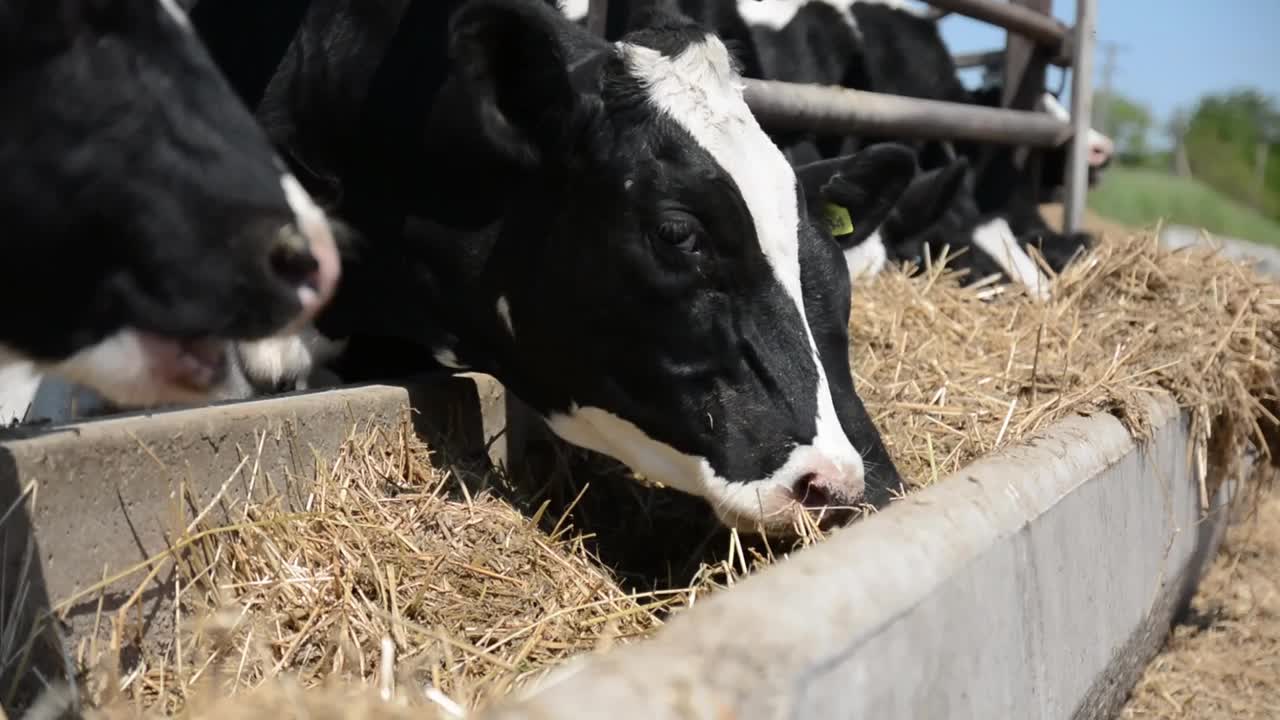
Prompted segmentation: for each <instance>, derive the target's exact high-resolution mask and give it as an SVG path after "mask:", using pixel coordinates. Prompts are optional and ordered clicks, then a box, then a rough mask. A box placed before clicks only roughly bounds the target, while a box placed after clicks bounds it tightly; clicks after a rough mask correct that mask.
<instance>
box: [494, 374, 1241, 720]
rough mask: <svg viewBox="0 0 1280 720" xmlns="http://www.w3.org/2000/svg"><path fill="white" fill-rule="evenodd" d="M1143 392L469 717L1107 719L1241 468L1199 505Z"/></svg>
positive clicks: (1176, 605) (1148, 652) (1166, 623)
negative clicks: (1138, 408) (1145, 427)
mask: <svg viewBox="0 0 1280 720" xmlns="http://www.w3.org/2000/svg"><path fill="white" fill-rule="evenodd" d="M1151 411H1152V419H1153V423H1152V427H1153V431H1152V433H1153V434H1152V436H1151V437H1150V438H1149V439H1148V440H1146V441H1144V442H1138V441H1137V440H1135V439H1134V438H1133V437H1132V436H1131V435H1130V434H1129V433H1128V432H1127V431H1126V430H1125V429H1124V427H1123V426H1122V425H1121V424H1120V422H1119V421H1118V420H1117V419H1115V418H1114V417H1112V416H1110V415H1105V414H1100V415H1094V416H1090V417H1082V416H1074V417H1070V418H1067V419H1064V420H1063V421H1061V422H1060V423H1058V424H1057V425H1055V426H1054V427H1052V428H1049V429H1048V430H1047V431H1046V432H1044V433H1043V434H1041V436H1040V437H1038V438H1037V439H1034V440H1032V441H1031V442H1029V443H1027V444H1025V445H1019V446H1015V447H1010V448H1008V449H1006V450H1005V451H1003V452H1000V453H997V454H995V455H993V456H990V457H986V458H983V459H980V460H978V461H976V462H975V463H973V464H972V465H970V466H969V467H967V468H965V469H964V470H962V471H961V472H959V473H957V474H955V475H953V476H951V477H948V478H946V479H945V480H943V481H941V482H939V483H937V484H936V485H934V486H932V487H929V488H926V489H924V490H922V491H920V492H919V493H917V494H915V495H913V496H912V497H910V498H908V499H905V500H903V501H900V502H897V503H894V504H893V505H892V506H890V507H889V508H887V509H886V510H884V511H882V512H880V513H878V514H876V515H874V516H872V517H870V518H868V519H866V520H864V521H862V522H860V523H856V524H854V525H853V526H850V527H848V528H845V529H843V530H841V531H840V532H838V533H837V534H835V535H833V536H832V537H830V538H828V540H827V541H826V542H824V543H821V544H819V545H816V546H812V547H810V548H807V549H805V550H803V551H801V552H797V553H795V554H793V555H792V556H791V557H789V558H787V559H785V560H783V561H782V562H780V563H778V564H776V565H774V566H772V567H770V568H767V569H765V570H764V571H762V572H759V573H757V574H755V575H754V576H752V577H750V578H748V579H746V580H745V581H743V582H741V583H739V584H737V585H736V586H735V587H733V588H732V589H731V590H730V591H728V592H720V593H717V594H715V595H713V596H709V597H708V598H706V599H705V600H701V601H698V602H697V603H696V604H695V605H694V607H692V608H689V609H687V610H685V611H683V612H681V613H680V614H678V615H677V616H675V617H674V618H672V619H671V620H670V621H669V622H668V623H667V625H665V626H664V627H663V628H662V629H661V630H660V631H659V632H658V633H656V634H655V635H654V636H653V637H651V638H649V639H647V640H643V641H639V642H636V643H633V644H629V645H625V646H622V647H619V648H617V649H615V650H613V651H610V652H608V653H604V654H598V655H591V656H586V657H581V658H576V659H574V660H572V661H570V662H569V663H567V664H566V665H565V666H562V667H561V668H559V669H557V670H556V671H555V672H553V673H551V674H550V675H549V676H548V677H546V678H544V680H543V682H542V683H541V684H539V685H537V686H535V687H532V688H529V689H527V690H526V691H525V692H524V693H522V694H521V695H519V696H516V697H513V698H509V699H508V700H507V701H506V702H504V703H500V704H498V705H496V706H494V707H492V708H490V709H489V710H488V711H486V712H482V713H481V714H480V716H479V717H482V718H485V719H486V720H512V719H514V718H556V719H557V720H573V719H575V718H599V717H609V718H610V720H628V719H630V718H637V719H638V718H645V719H646V720H657V719H659V718H682V719H683V718H708V719H711V718H715V719H717V720H721V719H725V718H734V719H735V720H748V719H754V718H769V719H771V720H773V719H777V718H824V719H827V718H831V719H834V718H851V719H852V718H860V719H868V718H899V717H918V718H943V717H945V718H975V719H978V718H981V719H982V720H990V718H1068V717H1081V718H1084V717H1110V716H1111V715H1113V714H1114V713H1115V712H1116V711H1118V709H1119V707H1121V705H1122V704H1123V702H1124V700H1125V698H1126V697H1127V695H1128V693H1129V691H1130V690H1131V689H1132V686H1133V684H1134V683H1135V682H1136V680H1137V678H1138V677H1139V675H1140V673H1141V671H1142V668H1143V667H1145V665H1146V663H1147V662H1148V661H1149V660H1150V658H1151V657H1152V656H1153V655H1154V654H1155V653H1156V652H1157V650H1158V649H1159V647H1160V646H1161V644H1162V643H1163V640H1164V637H1165V636H1166V634H1167V632H1168V630H1169V627H1170V624H1171V622H1172V620H1173V618H1174V616H1175V614H1176V613H1177V612H1178V611H1179V610H1180V609H1181V608H1182V607H1184V606H1185V603H1187V602H1188V601H1189V599H1190V597H1191V595H1192V594H1193V593H1194V588H1195V586H1196V583H1197V582H1198V581H1199V578H1200V576H1201V575H1202V573H1203V571H1204V569H1205V568H1206V567H1207V565H1208V563H1209V562H1210V561H1211V559H1212V557H1213V555H1214V553H1215V552H1216V549H1217V546H1218V544H1219V542H1220V541H1221V537H1222V534H1223V532H1224V530H1225V527H1226V525H1227V519H1228V518H1227V516H1228V514H1229V513H1228V512H1227V503H1226V496H1227V494H1228V492H1229V488H1231V487H1233V486H1234V485H1235V483H1234V482H1231V483H1223V486H1222V487H1223V490H1222V491H1220V492H1219V493H1218V497H1216V498H1214V502H1213V503H1212V507H1211V509H1210V512H1209V513H1208V515H1207V516H1205V515H1202V512H1201V507H1200V501H1199V484H1198V481H1197V473H1196V470H1195V468H1193V466H1192V465H1191V464H1190V463H1189V459H1190V455H1189V454H1188V444H1189V442H1190V434H1189V428H1190V420H1189V415H1187V414H1186V413H1185V412H1183V411H1180V410H1179V409H1178V408H1177V407H1176V406H1175V405H1174V403H1173V402H1172V400H1171V399H1169V398H1167V397H1163V398H1160V399H1157V400H1153V401H1152V406H1151ZM602 708H603V709H602Z"/></svg>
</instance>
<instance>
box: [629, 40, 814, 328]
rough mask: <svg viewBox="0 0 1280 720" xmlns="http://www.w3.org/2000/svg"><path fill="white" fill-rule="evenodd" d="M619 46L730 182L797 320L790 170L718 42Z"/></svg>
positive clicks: (659, 103) (656, 99)
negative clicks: (668, 47)
mask: <svg viewBox="0 0 1280 720" xmlns="http://www.w3.org/2000/svg"><path fill="white" fill-rule="evenodd" d="M619 47H620V50H621V54H622V57H623V58H624V60H625V61H626V63H627V65H628V69H629V70H630V72H631V73H632V75H634V76H635V78H636V79H637V80H639V81H640V83H641V84H643V85H644V86H645V88H646V89H647V91H648V95H649V101H650V102H651V103H652V104H653V105H654V106H655V107H657V108H658V109H659V110H660V111H661V112H662V113H663V114H665V115H667V116H668V117H670V118H671V119H672V120H673V121H675V123H676V124H678V125H679V126H680V127H682V128H683V129H684V130H685V131H686V132H688V133H689V135H691V136H692V137H693V139H694V140H695V141H696V142H697V143H698V145H699V146H701V147H702V149H703V150H705V151H706V152H707V153H708V154H710V155H711V157H712V159H714V160H715V161H716V163H718V164H719V165H720V167H721V168H723V169H724V171H725V172H726V173H728V175H729V177H731V178H733V181H734V183H735V184H736V185H737V187H738V191H739V192H740V193H741V194H742V200H743V202H744V204H745V205H746V207H747V210H748V212H749V213H750V214H751V218H752V220H753V222H754V224H755V229H756V237H757V238H758V239H759V241H760V249H761V251H763V253H764V256H765V259H766V260H768V262H769V265H770V266H771V267H772V268H773V272H774V275H775V276H776V277H777V279H778V282H780V283H782V286H783V288H785V289H786V291H787V294H788V295H790V296H791V298H792V300H794V301H795V304H796V309H797V310H798V311H799V312H800V317H801V318H803V317H804V305H803V303H802V302H801V295H800V256H799V253H800V244H799V237H798V235H797V233H798V230H799V224H800V212H799V208H798V207H797V205H796V176H795V172H794V171H793V170H792V168H791V166H790V165H789V164H788V163H787V159H786V157H784V156H783V154H782V151H781V150H779V149H778V147H777V145H774V143H773V141H772V140H770V139H769V136H768V135H766V134H765V132H764V130H762V129H761V128H760V125H759V124H758V123H757V122H756V120H755V117H754V116H753V115H752V114H751V110H750V109H749V108H748V107H747V103H746V101H745V100H744V99H743V96H742V87H743V86H742V82H741V79H740V78H738V77H737V76H736V75H735V74H734V72H733V69H732V66H731V65H730V61H729V51H728V50H727V49H725V46H724V43H722V42H720V40H719V38H716V37H715V36H712V35H708V36H707V37H706V38H705V39H704V40H703V41H702V42H695V43H690V45H689V46H688V47H687V48H685V49H684V50H683V51H682V52H681V53H680V54H679V55H677V56H675V57H667V56H665V55H663V54H662V53H661V52H659V51H657V50H654V49H652V48H647V47H643V46H639V45H632V44H628V43H619Z"/></svg>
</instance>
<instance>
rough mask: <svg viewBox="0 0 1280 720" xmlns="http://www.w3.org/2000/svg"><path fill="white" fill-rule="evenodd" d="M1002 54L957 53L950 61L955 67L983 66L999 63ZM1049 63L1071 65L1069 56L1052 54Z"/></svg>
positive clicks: (996, 52) (1061, 66)
mask: <svg viewBox="0 0 1280 720" xmlns="http://www.w3.org/2000/svg"><path fill="white" fill-rule="evenodd" d="M1004 55H1005V51H1004V50H987V51H985V52H983V51H980V52H967V53H958V54H957V55H955V56H953V57H952V58H951V62H953V63H955V66H956V68H957V69H961V68H971V67H985V66H987V65H999V64H1002V63H1004ZM1049 64H1050V65H1056V66H1057V67H1060V68H1069V67H1071V58H1069V57H1064V56H1058V55H1054V56H1053V57H1051V58H1049Z"/></svg>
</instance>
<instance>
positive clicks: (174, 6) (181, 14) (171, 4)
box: [160, 0, 191, 30]
mask: <svg viewBox="0 0 1280 720" xmlns="http://www.w3.org/2000/svg"><path fill="white" fill-rule="evenodd" d="M160 7H161V8H163V9H164V12H165V14H167V15H168V16H169V17H171V18H173V21H174V22H175V23H177V24H178V27H180V28H182V29H184V30H191V19H190V18H188V17H187V13H186V12H185V11H183V9H182V8H181V7H179V6H178V3H177V0H160Z"/></svg>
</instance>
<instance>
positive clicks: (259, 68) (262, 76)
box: [190, 0, 311, 108]
mask: <svg viewBox="0 0 1280 720" xmlns="http://www.w3.org/2000/svg"><path fill="white" fill-rule="evenodd" d="M310 8H311V0H272V1H271V2H264V1H263V0H203V2H199V3H197V4H196V6H195V8H194V9H192V11H191V13H190V17H191V22H192V26H193V27H195V28H197V29H198V31H199V34H200V39H201V40H202V41H203V42H204V45H205V47H206V48H208V50H209V55H210V57H212V58H213V61H214V63H215V64H217V66H218V68H219V69H220V70H221V71H222V74H223V75H225V76H226V78H227V80H228V81H229V82H230V84H231V87H232V88H233V89H234V90H235V92H236V94H238V95H239V96H240V99H241V101H243V102H244V104H245V105H246V106H248V107H250V108H257V107H258V105H259V104H260V103H261V102H262V98H263V96H264V95H265V94H266V92H267V85H268V84H270V82H271V78H272V77H274V76H275V74H276V71H277V70H278V69H279V68H280V64H281V63H282V62H283V61H284V56H285V53H286V52H288V50H289V45H290V44H292V43H293V39H294V38H295V37H296V36H297V34H298V29H299V28H300V27H302V21H303V18H305V17H306V15H307V10H309V9H310Z"/></svg>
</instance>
